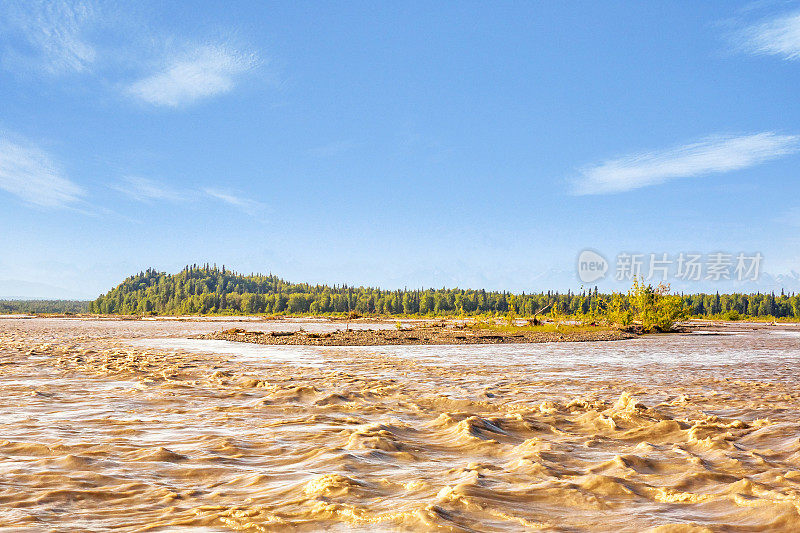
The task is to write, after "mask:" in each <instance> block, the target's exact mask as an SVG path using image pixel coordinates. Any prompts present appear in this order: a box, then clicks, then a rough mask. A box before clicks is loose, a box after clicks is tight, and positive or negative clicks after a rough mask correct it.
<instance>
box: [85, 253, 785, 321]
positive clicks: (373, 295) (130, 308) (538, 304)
mask: <svg viewBox="0 0 800 533" xmlns="http://www.w3.org/2000/svg"><path fill="white" fill-rule="evenodd" d="M609 301H611V298H610V295H603V294H599V293H598V292H597V288H594V289H591V290H588V291H581V292H572V291H568V292H567V293H558V292H552V291H548V292H541V293H534V294H524V293H523V294H511V293H508V292H498V291H486V290H474V289H467V290H464V289H413V290H394V291H390V290H382V289H378V288H373V287H350V286H347V285H334V286H328V285H309V284H307V283H290V282H288V281H285V280H283V279H281V278H279V277H277V276H274V275H266V276H264V275H258V274H250V275H242V274H239V273H236V272H233V271H230V270H227V269H225V267H222V268H221V269H220V268H216V267H211V266H209V265H203V266H198V265H192V266H187V267H186V268H184V269H183V270H181V271H180V272H179V273H177V274H166V273H164V272H157V271H156V270H154V269H148V270H147V271H145V272H140V273H139V274H137V275H134V276H131V277H129V278H128V279H126V280H125V281H123V282H122V283H121V284H120V285H118V286H117V287H115V288H114V289H112V290H111V291H109V292H108V293H106V294H104V295H102V296H100V297H99V298H97V300H95V301H94V302H91V303H90V305H89V309H90V312H92V313H103V314H165V315H169V314H209V313H221V314H256V313H267V314H302V313H314V314H325V313H347V312H349V311H353V312H356V313H360V314H383V315H436V316H448V315H474V314H485V313H500V314H503V315H506V314H508V313H509V312H511V313H514V314H515V315H517V316H523V317H524V316H532V315H535V314H537V313H545V312H546V313H548V314H551V313H555V314H560V315H576V314H577V315H580V314H583V315H587V314H591V313H592V312H593V311H597V310H598V309H602V308H603V307H604V306H605V305H607V302H609ZM683 302H684V306H685V310H686V312H687V313H688V314H691V315H700V316H703V315H705V316H713V315H720V314H725V313H729V314H731V316H734V314H735V313H738V314H739V315H750V316H775V317H779V318H800V295H787V294H783V293H782V294H781V295H779V296H776V295H775V294H723V295H720V294H691V295H684V296H683Z"/></svg>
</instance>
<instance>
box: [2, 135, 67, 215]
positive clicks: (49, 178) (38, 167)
mask: <svg viewBox="0 0 800 533" xmlns="http://www.w3.org/2000/svg"><path fill="white" fill-rule="evenodd" d="M0 189H2V190H4V191H6V192H8V193H11V194H13V195H16V196H18V197H19V198H22V199H23V200H25V201H26V202H29V203H31V204H35V205H39V206H43V207H64V206H68V205H70V204H73V203H75V202H77V201H78V200H79V199H80V197H81V196H83V189H81V187H79V186H78V185H77V184H75V183H73V182H72V181H70V180H69V179H67V178H66V177H64V175H63V173H62V171H61V170H60V169H59V168H58V166H57V165H56V164H55V163H54V162H53V161H52V159H51V158H50V156H49V155H48V154H47V153H45V152H44V151H42V150H41V149H39V148H37V147H36V146H32V145H29V144H24V143H19V142H12V141H10V140H7V139H3V138H0Z"/></svg>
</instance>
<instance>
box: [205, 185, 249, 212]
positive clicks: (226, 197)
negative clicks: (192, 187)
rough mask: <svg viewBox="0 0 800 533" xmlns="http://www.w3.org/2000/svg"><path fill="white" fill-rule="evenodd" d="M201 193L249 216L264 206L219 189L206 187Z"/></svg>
mask: <svg viewBox="0 0 800 533" xmlns="http://www.w3.org/2000/svg"><path fill="white" fill-rule="evenodd" d="M203 192H204V193H205V194H206V195H208V196H209V197H211V198H214V199H216V200H220V201H222V202H224V203H226V204H228V205H231V206H234V207H237V208H239V209H241V210H242V211H244V212H245V213H248V214H250V215H253V214H255V213H257V212H258V211H260V210H262V209H263V208H264V204H262V203H261V202H257V201H255V200H250V199H248V198H241V197H239V196H236V195H234V194H232V193H230V192H228V191H222V190H219V189H213V188H209V187H206V188H204V189H203Z"/></svg>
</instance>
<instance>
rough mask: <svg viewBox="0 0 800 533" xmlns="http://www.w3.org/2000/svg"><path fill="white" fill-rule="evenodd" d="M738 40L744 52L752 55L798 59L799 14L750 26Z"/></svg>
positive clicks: (799, 52) (799, 41)
mask: <svg viewBox="0 0 800 533" xmlns="http://www.w3.org/2000/svg"><path fill="white" fill-rule="evenodd" d="M739 40H740V41H741V46H742V47H743V48H744V49H745V50H747V51H748V52H751V53H754V54H766V55H776V56H780V57H782V58H783V59H787V60H796V59H800V12H795V13H791V14H787V15H782V16H779V17H776V18H773V19H771V20H768V21H766V22H762V23H760V24H756V25H753V26H750V27H748V28H746V29H745V30H744V31H742V32H741V34H740V35H739Z"/></svg>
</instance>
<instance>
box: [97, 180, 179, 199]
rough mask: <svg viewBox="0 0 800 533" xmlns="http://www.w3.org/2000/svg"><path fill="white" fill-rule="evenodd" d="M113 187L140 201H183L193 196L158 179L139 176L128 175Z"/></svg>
mask: <svg viewBox="0 0 800 533" xmlns="http://www.w3.org/2000/svg"><path fill="white" fill-rule="evenodd" d="M112 188H113V189H115V190H117V191H120V192H122V193H125V194H127V195H128V196H130V197H131V198H133V199H134V200H139V201H140V202H146V201H150V200H164V201H170V202H182V201H185V200H188V199H189V197H190V196H191V195H190V194H189V193H187V192H182V191H178V190H176V189H173V188H172V187H169V186H167V185H164V184H162V183H159V182H157V181H154V180H151V179H147V178H141V177H139V176H126V177H124V178H123V179H122V181H121V183H119V184H116V185H114V186H112Z"/></svg>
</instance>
